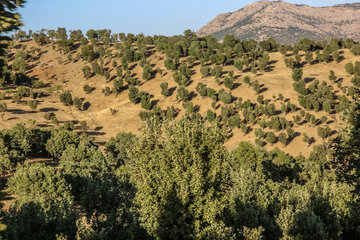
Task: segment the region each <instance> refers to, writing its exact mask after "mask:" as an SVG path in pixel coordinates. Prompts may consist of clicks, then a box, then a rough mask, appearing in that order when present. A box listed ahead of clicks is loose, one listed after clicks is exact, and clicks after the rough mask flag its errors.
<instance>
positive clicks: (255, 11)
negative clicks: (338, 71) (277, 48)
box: [197, 1, 360, 44]
mask: <svg viewBox="0 0 360 240" xmlns="http://www.w3.org/2000/svg"><path fill="white" fill-rule="evenodd" d="M359 23H360V3H353V4H342V5H335V6H330V7H310V6H307V5H295V4H290V3H287V2H283V1H258V2H254V3H252V4H250V5H248V6H245V7H244V8H242V9H240V10H238V11H235V12H230V13H224V14H220V15H218V16H217V17H216V18H215V19H213V20H212V21H211V22H209V23H208V24H207V25H206V26H204V27H202V28H201V29H200V30H198V31H197V35H198V36H199V37H202V36H207V35H212V36H215V37H216V38H217V39H223V38H224V36H225V35H226V34H234V35H235V36H236V37H238V38H240V39H249V38H253V39H255V40H266V39H268V38H270V37H271V38H274V39H275V40H276V41H277V42H279V43H287V44H292V43H296V42H297V41H298V40H299V39H301V38H304V37H308V38H311V39H314V40H317V41H320V40H324V39H330V38H344V39H346V38H353V39H354V40H356V41H359V40H360V24H359Z"/></svg>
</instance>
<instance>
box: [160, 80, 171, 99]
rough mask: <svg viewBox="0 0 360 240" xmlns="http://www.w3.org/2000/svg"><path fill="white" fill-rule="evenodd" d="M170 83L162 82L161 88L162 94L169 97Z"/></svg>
mask: <svg viewBox="0 0 360 240" xmlns="http://www.w3.org/2000/svg"><path fill="white" fill-rule="evenodd" d="M168 86H169V84H168V83H167V82H163V83H161V84H160V88H161V95H163V96H165V97H167V96H169V94H170V93H169V87H168Z"/></svg>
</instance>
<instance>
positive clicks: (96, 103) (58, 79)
mask: <svg viewBox="0 0 360 240" xmlns="http://www.w3.org/2000/svg"><path fill="white" fill-rule="evenodd" d="M74 46H77V47H76V48H75V49H73V50H72V51H71V52H70V53H68V54H66V55H65V54H64V53H62V51H61V50H59V48H58V44H56V43H55V42H50V43H47V44H45V45H42V46H38V45H37V44H36V43H35V42H34V41H33V40H31V41H28V40H27V41H24V42H19V41H18V42H16V43H15V45H14V47H13V48H12V49H11V50H10V53H9V56H10V58H9V61H10V62H9V63H10V66H11V63H13V61H14V56H15V53H16V52H17V51H20V49H26V50H25V51H26V52H27V53H28V54H29V56H28V57H27V60H26V64H27V70H26V74H27V75H28V76H29V77H30V78H32V79H35V80H37V81H42V82H43V83H44V84H46V85H47V87H45V88H41V89H38V90H37V91H39V92H42V93H43V96H41V97H39V98H37V99H36V100H37V102H38V106H37V109H36V110H33V109H31V108H30V107H29V106H28V105H27V102H28V100H32V99H31V98H30V97H26V96H25V97H24V98H22V99H20V100H19V101H17V100H14V99H15V98H14V96H16V95H17V93H18V92H19V88H16V86H14V85H7V86H5V87H4V88H2V89H0V91H1V92H2V93H5V95H6V98H5V100H4V102H5V103H6V104H7V112H5V113H4V115H3V120H2V121H1V128H2V129H3V128H10V127H12V126H14V125H15V124H17V123H19V122H24V123H27V124H30V125H31V124H35V125H36V126H38V127H52V126H55V124H54V122H52V121H51V120H50V119H45V118H44V114H45V113H49V112H52V113H54V114H55V115H56V118H57V119H58V120H59V124H60V125H61V124H63V123H64V122H66V121H72V122H74V123H75V130H76V131H80V132H81V131H83V130H81V128H80V122H81V121H86V123H87V125H88V129H87V130H85V132H88V133H89V134H90V135H92V136H94V137H95V139H96V142H97V143H99V144H100V145H104V144H105V142H107V141H108V140H109V139H110V137H114V136H116V134H117V133H119V132H132V133H135V134H138V133H140V130H141V127H142V124H143V122H142V120H141V118H140V116H139V114H140V113H141V112H143V113H144V112H147V111H148V110H145V109H144V108H142V106H141V103H138V104H134V103H133V102H131V101H130V100H129V96H128V95H129V87H130V84H129V83H127V82H126V81H125V74H124V72H123V73H122V75H121V76H120V79H121V78H122V79H124V81H123V82H124V84H123V87H122V88H121V91H120V92H119V93H115V92H114V91H112V93H109V94H107V95H108V96H106V95H105V94H104V92H103V90H104V89H105V88H106V87H107V86H108V87H109V90H110V92H111V89H113V86H114V81H115V80H116V79H118V78H119V76H117V68H118V67H119V66H121V65H120V64H119V63H120V62H121V59H120V58H119V57H117V54H118V52H119V50H118V49H119V46H122V44H121V43H115V44H114V43H110V45H109V46H108V47H107V48H106V51H108V54H106V55H104V57H102V59H103V68H104V69H105V70H106V71H108V72H109V73H110V74H109V80H106V78H105V77H104V76H103V75H101V74H94V73H93V74H92V76H91V77H89V78H88V79H86V78H84V74H83V72H82V68H83V67H84V66H91V64H90V63H88V62H87V61H85V60H83V59H81V58H78V57H76V56H79V54H80V55H81V49H82V48H83V47H80V46H79V44H75V45H74ZM103 47H104V46H103V45H102V44H99V43H98V44H97V47H96V48H97V49H101V48H103ZM132 48H133V49H135V51H136V49H137V47H136V45H133V46H132ZM146 48H147V54H148V57H147V58H146V60H147V61H148V63H149V64H150V65H151V67H152V69H153V70H152V76H151V78H150V79H149V80H144V79H143V78H142V75H143V68H142V67H141V66H140V65H141V64H140V61H135V62H131V63H129V66H128V69H130V73H131V76H132V78H133V79H137V80H138V81H139V83H138V84H137V85H135V87H136V88H138V89H139V91H143V92H146V93H148V94H150V95H152V98H151V103H152V107H155V106H156V107H159V108H160V109H163V110H166V109H167V107H170V106H172V107H174V109H178V111H179V112H178V115H177V118H179V117H181V116H182V115H183V114H184V113H185V112H186V111H187V110H185V108H184V103H183V101H181V100H180V99H178V96H177V95H178V92H177V91H178V89H179V88H180V86H179V85H178V83H176V82H175V81H174V78H173V75H174V73H175V72H176V71H174V70H169V69H167V68H166V67H165V64H164V61H165V60H166V59H167V57H166V55H165V54H164V52H162V51H159V50H156V48H155V46H154V45H147V47H146ZM340 53H341V54H340V56H341V60H340V61H339V62H336V61H333V60H330V61H329V62H319V61H317V60H314V63H313V64H308V63H306V62H305V57H304V52H300V53H299V55H298V56H299V57H300V58H301V59H302V60H301V64H302V69H303V78H304V79H305V82H306V84H307V87H309V86H310V85H311V84H312V83H314V82H315V81H316V80H318V81H319V83H322V82H323V83H326V84H327V85H328V86H329V87H331V88H332V89H333V91H332V92H333V94H334V103H333V104H334V105H333V106H332V108H333V109H335V105H337V104H338V100H337V99H338V98H339V97H340V96H341V95H343V92H342V90H343V89H344V87H345V90H346V86H348V87H350V86H352V83H351V79H352V75H350V74H348V73H347V72H346V71H345V64H346V63H348V62H356V61H360V57H358V56H354V55H353V54H352V53H350V52H349V50H348V49H343V50H341V51H340ZM267 55H268V57H269V60H268V63H267V66H266V69H265V70H260V69H259V67H256V69H258V70H257V72H256V73H252V72H251V69H252V68H253V67H252V65H253V64H249V66H248V67H246V66H244V67H242V68H241V70H239V68H236V67H235V66H234V63H233V60H231V61H230V64H223V69H222V70H221V76H220V77H215V76H207V77H204V76H202V68H203V67H202V66H201V64H200V62H199V61H198V60H196V61H194V62H193V63H191V64H187V68H188V69H189V71H190V72H191V74H190V78H189V81H187V83H186V85H185V86H186V89H187V90H188V91H189V94H188V99H189V100H190V101H189V102H190V103H192V104H193V106H194V110H189V111H190V113H191V112H192V111H194V112H198V113H200V114H201V115H202V116H204V117H205V116H207V112H208V110H212V111H214V113H216V115H217V118H218V120H219V121H220V123H221V124H222V125H223V126H224V127H225V126H226V127H228V128H229V132H228V141H227V142H226V144H225V145H226V147H227V148H228V149H229V150H233V149H235V148H236V146H237V145H238V143H239V142H240V141H250V142H252V143H255V140H256V139H257V137H256V136H255V132H256V131H257V130H258V128H260V126H259V124H260V123H259V122H260V121H270V120H273V119H275V120H274V121H278V120H279V118H284V119H286V121H288V123H287V124H290V126H291V127H292V129H293V130H294V132H295V135H294V137H293V138H291V141H288V143H287V144H286V145H284V144H282V143H280V141H277V142H275V143H274V144H270V143H267V144H266V142H265V138H264V140H263V142H262V144H264V145H265V148H266V149H268V150H271V149H274V148H276V147H277V148H280V149H281V150H283V151H285V152H287V153H290V154H292V155H298V154H300V153H301V154H303V155H305V156H308V155H309V154H310V152H311V151H312V148H313V146H315V145H319V144H321V143H323V142H324V141H326V140H323V139H322V138H320V137H319V135H318V133H317V129H318V128H319V127H320V128H323V127H325V126H327V127H329V128H330V129H331V130H332V131H333V132H332V133H331V138H333V137H334V136H336V131H337V128H338V127H341V126H342V121H341V120H340V117H339V116H338V115H337V114H336V113H330V114H329V113H327V112H325V111H324V110H322V111H318V110H317V111H314V110H310V109H305V111H304V110H303V111H302V112H303V113H304V114H305V113H307V114H308V115H309V117H310V115H313V116H314V117H315V118H314V119H318V121H316V123H315V120H314V122H310V120H309V119H308V120H307V121H306V120H305V115H304V116H301V117H300V118H301V119H302V120H301V121H300V123H299V122H297V123H295V122H296V121H297V120H296V121H295V120H294V117H295V116H297V115H299V116H300V112H301V111H300V110H301V109H303V108H302V107H301V106H300V105H299V100H298V97H299V94H298V93H297V92H296V91H295V90H294V87H293V84H294V81H293V79H292V70H291V69H290V68H288V67H286V65H285V61H284V60H285V58H289V57H292V58H293V57H295V54H291V52H290V51H289V52H288V54H287V55H283V54H281V53H280V52H269V53H267ZM69 56H71V61H70V60H69ZM233 57H234V58H235V60H236V56H233ZM315 58H316V54H314V59H315ZM186 59H187V58H186V57H181V58H180V59H179V61H180V63H181V62H183V63H184V64H185V63H186V62H188V61H187V60H186ZM260 60H261V59H259V61H260ZM94 62H101V61H99V60H95V61H93V62H92V64H93V63H94ZM254 64H255V61H254ZM180 65H181V64H180ZM180 65H179V66H180ZM256 65H258V63H256ZM115 66H116V67H115ZM204 66H206V67H208V68H210V69H214V68H215V66H219V65H218V64H214V63H212V62H211V61H210V62H208V63H206V64H205V65H204ZM210 69H209V70H210ZM331 70H333V71H334V72H335V74H336V77H337V79H338V80H336V81H335V82H336V83H337V84H336V83H334V82H332V81H330V80H329V72H330V71H331ZM232 71H233V76H231V72H232ZM246 76H248V77H250V81H251V82H250V83H246V82H244V79H245V77H246ZM227 78H232V79H233V87H232V88H231V90H228V89H227V88H226V87H225V84H224V81H225V80H226V79H227ZM164 82H167V83H168V89H169V92H170V94H169V96H168V97H166V96H163V95H162V94H161V87H160V84H161V83H164ZM339 82H341V83H340V84H339ZM199 83H202V84H204V85H205V86H206V87H207V88H212V89H214V90H215V92H216V93H217V95H219V92H220V90H221V89H226V90H225V92H228V93H231V95H232V98H233V99H232V100H231V102H232V103H231V104H225V103H224V102H222V101H220V100H218V101H217V102H216V103H215V104H214V105H213V104H212V102H213V100H212V99H211V98H209V97H202V96H200V94H199V92H198V91H197V90H196V88H197V86H198V84H199ZM255 83H256V84H259V87H260V88H259V90H258V92H256V91H255V90H254V85H253V84H255ZM85 84H87V85H89V86H90V87H92V88H93V89H94V90H93V91H92V92H91V93H90V94H87V93H86V92H85V91H84V90H83V86H84V85H85ZM339 87H341V88H342V89H340V88H339ZM67 90H68V91H70V92H71V93H72V95H73V97H78V98H80V99H82V100H83V103H82V107H81V109H77V108H75V107H73V106H66V105H64V104H63V103H61V102H60V99H59V97H60V94H61V93H64V92H65V91H67ZM259 95H261V96H263V97H262V98H263V100H262V101H263V102H262V103H260V102H259V100H258V99H259ZM280 95H282V96H283V97H279V96H280ZM240 99H241V100H242V103H244V102H246V101H247V100H250V102H251V103H252V107H255V108H258V107H261V106H262V105H263V104H264V102H267V103H266V104H268V105H272V104H274V105H273V106H274V107H275V112H274V113H272V114H270V115H266V114H264V112H263V111H264V110H259V111H262V112H263V113H260V115H258V116H255V119H253V120H251V119H250V120H249V119H248V120H246V117H245V115H244V114H245V112H244V110H246V109H244V107H243V106H242V105H241V104H240V105H239V103H240V102H241V101H240ZM290 103H291V104H294V106H296V109H295V112H292V111H289V112H288V111H286V112H283V111H282V110H281V109H282V106H283V105H285V106H290V105H288V104H290ZM212 105H213V106H212ZM256 105H257V106H256ZM263 106H265V107H266V105H263ZM259 109H261V108H259ZM227 111H230V112H229V113H228V114H226V112H227ZM233 111H235V112H233ZM256 111H257V110H256ZM224 114H225V115H224ZM301 114H302V113H301ZM234 116H239V117H240V119H239V121H240V122H236V123H234V124H235V125H234V124H230V123H229V122H227V121H228V120H229V119H231V118H232V117H233V118H232V120H233V121H237V120H235V118H234ZM321 117H326V120H325V122H323V121H321V120H320V119H321ZM276 119H277V120H276ZM33 120H35V122H34V121H33ZM230 121H231V120H230ZM56 124H58V123H56ZM239 124H240V125H239ZM242 125H244V126H242ZM245 128H246V130H245ZM263 129H264V132H265V134H266V133H267V132H275V136H276V138H278V137H279V136H280V135H279V134H280V133H286V131H285V127H284V126H283V127H281V128H280V129H277V130H274V129H271V127H270V128H266V126H265V128H263ZM303 134H306V135H307V137H309V138H310V139H313V140H312V141H310V143H309V141H308V142H304V139H303Z"/></svg>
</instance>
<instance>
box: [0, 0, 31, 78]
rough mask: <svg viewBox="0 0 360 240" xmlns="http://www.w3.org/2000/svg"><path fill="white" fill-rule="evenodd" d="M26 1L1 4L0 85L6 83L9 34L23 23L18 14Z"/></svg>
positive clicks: (14, 0) (13, 0) (8, 1)
mask: <svg viewBox="0 0 360 240" xmlns="http://www.w3.org/2000/svg"><path fill="white" fill-rule="evenodd" d="M25 2H26V1H24V0H6V1H2V2H0V16H2V17H1V18H0V42H1V45H0V85H1V84H2V83H3V82H4V77H5V72H6V69H7V63H6V60H5V57H6V56H7V51H6V50H7V47H8V43H9V41H10V38H9V36H8V35H7V33H9V32H11V31H14V30H17V29H18V28H19V27H20V26H22V23H21V21H20V15H19V14H18V13H16V9H17V8H18V7H23V6H24V3H25Z"/></svg>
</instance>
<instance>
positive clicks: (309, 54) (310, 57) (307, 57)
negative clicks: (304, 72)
mask: <svg viewBox="0 0 360 240" xmlns="http://www.w3.org/2000/svg"><path fill="white" fill-rule="evenodd" d="M305 61H306V62H307V63H308V64H311V63H312V61H313V54H312V52H306V53H305Z"/></svg>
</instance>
